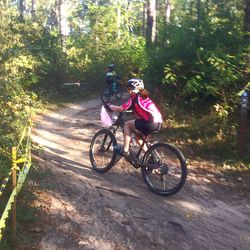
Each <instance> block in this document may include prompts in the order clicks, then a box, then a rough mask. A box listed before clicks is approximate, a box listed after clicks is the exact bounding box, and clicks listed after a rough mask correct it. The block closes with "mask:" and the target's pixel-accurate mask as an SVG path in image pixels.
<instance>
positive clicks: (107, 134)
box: [89, 129, 117, 173]
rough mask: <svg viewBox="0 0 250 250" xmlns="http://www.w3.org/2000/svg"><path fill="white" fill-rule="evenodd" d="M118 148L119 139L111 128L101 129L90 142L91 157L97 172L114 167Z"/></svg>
mask: <svg viewBox="0 0 250 250" xmlns="http://www.w3.org/2000/svg"><path fill="white" fill-rule="evenodd" d="M98 143H100V144H98ZM116 148H117V140H116V138H115V136H114V134H113V133H112V132H111V131H110V130H108V129H101V130H99V131H98V132H97V133H96V134H95V135H94V137H93V138H92V140H91V143H90V149H89V159H90V162H91V165H92V167H93V169H94V170H95V171H96V172H98V173H104V172H107V171H108V170H109V169H111V168H112V167H113V165H114V164H115V162H116V157H117V152H116V151H115V149H116ZM103 162H104V163H103Z"/></svg>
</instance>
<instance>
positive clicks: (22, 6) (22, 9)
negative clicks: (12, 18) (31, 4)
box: [19, 0, 24, 19]
mask: <svg viewBox="0 0 250 250" xmlns="http://www.w3.org/2000/svg"><path fill="white" fill-rule="evenodd" d="M19 12H20V17H21V19H23V14H24V0H19Z"/></svg>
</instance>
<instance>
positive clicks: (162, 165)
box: [141, 143, 187, 196]
mask: <svg viewBox="0 0 250 250" xmlns="http://www.w3.org/2000/svg"><path fill="white" fill-rule="evenodd" d="M152 156H153V157H152ZM150 157H151V160H152V158H153V159H154V162H153V163H150ZM174 168H177V170H175V169H174ZM141 170H142V177H143V180H144V182H145V183H146V185H147V186H148V188H149V189H150V190H151V191H152V192H153V193H156V194H158V195H162V196H171V195H174V194H176V193H178V192H179V191H180V190H181V188H182V187H183V186H184V184H185V182H186V178H187V165H186V160H185V157H184V155H183V154H182V152H181V151H180V150H179V149H178V148H177V147H176V146H174V145H172V144H167V143H156V144H154V145H152V146H151V147H150V148H149V149H148V151H147V152H146V153H145V155H144V158H143V166H142V168H141ZM177 171H178V173H177ZM172 184H173V185H172Z"/></svg>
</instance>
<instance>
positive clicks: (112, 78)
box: [105, 63, 121, 92]
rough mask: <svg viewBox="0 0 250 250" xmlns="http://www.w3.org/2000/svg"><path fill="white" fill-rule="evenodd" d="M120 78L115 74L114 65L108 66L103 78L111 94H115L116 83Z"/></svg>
mask: <svg viewBox="0 0 250 250" xmlns="http://www.w3.org/2000/svg"><path fill="white" fill-rule="evenodd" d="M120 79H121V77H120V76H118V75H117V74H116V72H115V64H113V63H112V64H109V66H108V71H107V73H106V76H105V80H106V83H107V84H108V86H109V89H110V90H111V91H112V92H115V91H116V86H117V85H116V82H117V80H120Z"/></svg>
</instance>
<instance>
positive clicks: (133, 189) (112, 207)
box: [33, 100, 250, 250]
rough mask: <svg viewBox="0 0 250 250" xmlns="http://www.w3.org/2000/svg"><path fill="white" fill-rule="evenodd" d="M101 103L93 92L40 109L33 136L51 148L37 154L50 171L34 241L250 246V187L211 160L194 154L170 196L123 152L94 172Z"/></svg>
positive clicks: (90, 245) (73, 245) (44, 244)
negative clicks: (230, 180) (150, 185)
mask: <svg viewBox="0 0 250 250" xmlns="http://www.w3.org/2000/svg"><path fill="white" fill-rule="evenodd" d="M100 107H101V104H100V101H99V100H91V101H86V102H82V103H79V104H75V105H73V106H71V107H69V108H66V109H63V110H60V111H57V112H51V113H49V114H47V115H44V116H41V117H38V121H37V122H36V124H37V126H36V127H35V128H34V129H33V140H34V141H35V142H36V143H39V144H40V145H43V149H44V150H43V151H42V152H40V153H39V154H36V158H37V159H38V162H39V165H40V168H41V169H43V170H45V171H47V172H48V173H49V175H48V176H46V177H45V178H44V180H43V182H44V183H40V185H43V184H44V186H46V190H45V189H41V190H40V191H37V197H38V200H37V201H36V202H35V204H34V205H35V206H37V207H39V208H40V213H41V218H42V221H40V222H38V227H39V229H38V230H37V231H38V232H39V238H38V241H37V242H35V245H34V248H36V249H98V250H99V249H108V250H110V249H170V250H172V249H178V250H182V249H213V250H214V249H227V250H228V249H239V250H243V249H250V248H249V246H250V202H249V200H250V198H249V194H248V196H244V195H240V194H238V193H237V192H236V191H235V190H234V189H233V188H232V187H230V186H229V185H227V183H225V181H224V179H223V178H220V179H217V181H218V182H219V184H216V182H215V181H214V179H215V178H217V177H215V176H214V175H213V174H210V175H209V176H205V171H204V170H205V169H209V163H204V165H202V166H201V162H195V161H190V162H189V166H188V168H189V174H188V178H187V182H186V184H185V186H184V188H183V189H182V190H181V191H180V192H179V193H178V194H176V195H175V196H173V197H170V198H164V197H160V196H157V195H155V194H153V193H151V192H150V191H149V190H148V189H147V187H146V185H145V184H144V182H143V180H142V177H141V174H140V171H138V170H136V169H133V168H132V167H131V166H128V165H126V163H125V162H124V160H121V161H120V162H118V163H117V165H115V166H114V167H113V168H112V169H111V170H110V171H109V172H107V173H105V174H98V173H96V172H94V171H93V170H92V168H91V166H90V162H89V158H88V150H89V143H90V140H91V138H92V136H93V135H94V133H96V132H97V131H98V129H100V128H101V124H100V121H99V120H100V118H99V113H100ZM205 164H207V165H206V166H205ZM211 164H212V163H211ZM48 187H49V188H48Z"/></svg>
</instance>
